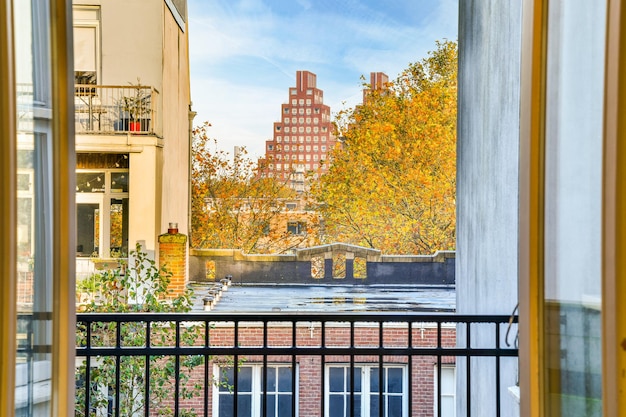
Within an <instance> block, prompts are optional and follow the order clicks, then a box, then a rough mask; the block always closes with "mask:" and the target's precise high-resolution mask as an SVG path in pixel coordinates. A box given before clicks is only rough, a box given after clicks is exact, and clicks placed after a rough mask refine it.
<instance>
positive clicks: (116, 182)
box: [111, 172, 128, 193]
mask: <svg viewBox="0 0 626 417" xmlns="http://www.w3.org/2000/svg"><path fill="white" fill-rule="evenodd" d="M111 192H112V193H127V192H128V172H111Z"/></svg>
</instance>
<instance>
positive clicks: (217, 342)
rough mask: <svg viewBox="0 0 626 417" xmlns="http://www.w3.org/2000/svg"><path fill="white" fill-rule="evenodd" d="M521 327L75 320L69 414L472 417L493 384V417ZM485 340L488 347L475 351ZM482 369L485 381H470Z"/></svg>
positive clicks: (432, 320)
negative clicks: (477, 394) (72, 410)
mask: <svg viewBox="0 0 626 417" xmlns="http://www.w3.org/2000/svg"><path fill="white" fill-rule="evenodd" d="M516 323H517V317H515V316H513V317H509V316H462V315H452V314H417V313H406V314H405V313H381V314H375V313H365V314H334V313H332V314H325V313H317V314H300V313H293V314H289V315H286V314H281V313H278V312H276V313H271V314H242V313H240V314H232V313H229V314H215V313H204V314H202V313H192V314H191V313H186V314H171V313H165V314H161V313H158V314H157V313H155V314H145V313H136V314H124V315H119V314H100V313H98V314H94V313H89V314H78V315H77V347H76V363H77V376H76V381H77V389H76V415H77V416H87V415H91V416H108V415H111V416H121V415H145V416H151V415H174V416H179V415H197V416H243V415H247V416H266V415H267V416H269V415H271V416H296V415H298V416H303V417H304V416H322V415H323V416H330V417H333V416H344V417H347V416H354V415H370V416H375V415H378V416H381V417H382V416H389V417H391V416H398V417H400V416H421V415H433V416H447V415H455V414H454V413H455V412H456V411H455V408H456V410H463V413H462V414H460V415H467V416H469V415H470V412H469V411H468V410H471V406H470V402H471V398H472V393H473V392H474V390H475V389H476V388H477V386H476V384H478V385H480V384H488V386H489V387H493V391H492V398H493V403H492V404H491V405H490V406H489V407H488V408H489V410H485V411H487V412H488V414H489V415H498V416H499V415H501V414H500V409H501V403H502V401H503V400H504V399H505V398H506V397H507V396H510V395H509V393H508V392H506V386H505V389H504V390H503V389H501V385H502V384H501V382H500V381H501V377H502V376H504V375H503V374H504V373H505V372H506V371H505V369H510V368H511V367H510V366H509V365H511V364H512V362H513V364H515V365H516V364H517V355H518V350H517V347H516V346H515V343H514V342H513V339H514V338H515V335H516V332H517V325H516ZM485 334H487V335H488V339H489V340H490V341H489V342H488V343H477V340H478V339H480V338H481V337H477V336H485ZM457 335H458V336H457ZM461 335H462V336H461ZM482 339H484V337H482ZM484 361H486V362H484ZM487 362H488V364H489V365H488V366H489V367H491V368H493V369H494V373H493V375H492V378H491V381H482V380H480V381H477V378H472V375H471V373H472V369H473V368H474V369H475V366H481V367H482V364H483V363H487ZM466 363H470V364H472V366H464V364H466ZM235 364H236V365H237V366H235ZM380 369H382V370H383V372H379V370H380ZM450 370H451V371H452V372H449V371H450ZM451 377H452V378H451ZM506 377H507V378H506V379H510V377H511V375H506ZM502 380H504V378H502ZM471 381H473V383H474V385H472V382H471ZM379 387H383V389H379ZM459 387H462V388H459ZM482 388H484V387H482ZM490 389H491V388H490ZM460 390H462V391H464V392H459V391H460ZM380 404H382V405H383V406H382V407H381V406H379V405H380ZM450 413H452V414H450ZM456 415H459V414H458V413H457V414H456Z"/></svg>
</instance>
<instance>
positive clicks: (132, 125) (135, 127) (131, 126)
mask: <svg viewBox="0 0 626 417" xmlns="http://www.w3.org/2000/svg"><path fill="white" fill-rule="evenodd" d="M128 130H130V131H131V132H141V122H139V121H137V122H133V121H130V122H128Z"/></svg>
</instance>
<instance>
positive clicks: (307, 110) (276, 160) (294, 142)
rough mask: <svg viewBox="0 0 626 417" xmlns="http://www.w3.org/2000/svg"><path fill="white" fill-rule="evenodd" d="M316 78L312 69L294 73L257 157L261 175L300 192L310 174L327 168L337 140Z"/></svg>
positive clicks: (321, 171)
mask: <svg viewBox="0 0 626 417" xmlns="http://www.w3.org/2000/svg"><path fill="white" fill-rule="evenodd" d="M316 81H317V76H316V75H315V74H313V73H312V72H309V71H297V72H296V86H295V87H290V88H289V99H288V101H287V102H286V103H283V104H282V105H281V112H280V115H281V118H280V121H278V122H275V123H274V129H273V137H272V139H270V140H268V141H266V142H265V157H264V158H261V159H260V160H259V172H260V173H261V175H265V176H267V177H275V178H279V179H283V180H285V181H286V182H287V183H288V184H289V186H290V187H292V188H293V189H295V190H296V191H299V192H301V191H304V190H305V187H306V185H305V179H306V177H307V176H308V175H309V174H310V175H311V176H312V178H317V177H318V176H319V175H321V174H323V173H324V172H326V171H327V170H328V166H329V153H330V151H331V150H332V149H333V148H334V146H335V144H336V142H337V141H336V138H335V136H334V134H333V125H332V122H331V117H330V107H329V106H327V105H325V104H324V92H323V91H322V90H320V89H319V88H317V83H316Z"/></svg>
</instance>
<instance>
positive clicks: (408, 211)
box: [314, 41, 457, 254]
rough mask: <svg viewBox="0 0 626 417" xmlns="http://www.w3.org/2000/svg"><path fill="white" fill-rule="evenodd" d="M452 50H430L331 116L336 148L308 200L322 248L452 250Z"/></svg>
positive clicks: (450, 46) (443, 46)
mask: <svg viewBox="0 0 626 417" xmlns="http://www.w3.org/2000/svg"><path fill="white" fill-rule="evenodd" d="M456 94H457V45H456V43H455V42H448V41H446V42H438V43H437V49H436V50H435V51H433V52H431V53H430V54H429V56H428V57H427V58H425V59H423V60H422V61H419V62H417V63H413V64H410V65H409V67H408V68H407V69H406V70H404V71H403V72H402V74H400V76H399V77H398V78H397V79H396V80H395V81H394V82H392V83H389V85H388V86H387V88H386V89H383V90H380V91H372V92H371V94H369V95H368V98H367V100H366V102H365V103H363V104H362V105H360V106H357V107H356V108H354V109H348V110H345V111H342V112H340V113H339V115H338V117H337V127H338V135H339V136H340V137H341V138H342V140H343V146H342V147H340V148H338V149H336V150H335V151H334V153H333V155H332V161H333V163H332V166H331V168H330V171H329V172H328V174H326V175H325V176H324V177H322V179H321V181H320V183H319V184H318V187H317V188H316V189H314V196H315V198H316V200H317V201H319V202H320V203H321V204H320V207H321V210H322V214H323V217H324V220H325V232H326V235H327V239H328V240H334V241H342V242H346V243H352V244H357V245H365V246H370V247H373V248H377V249H380V250H382V251H383V252H384V253H412V254H414V253H417V254H431V253H433V252H435V251H437V250H450V249H454V247H455V188H456Z"/></svg>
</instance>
